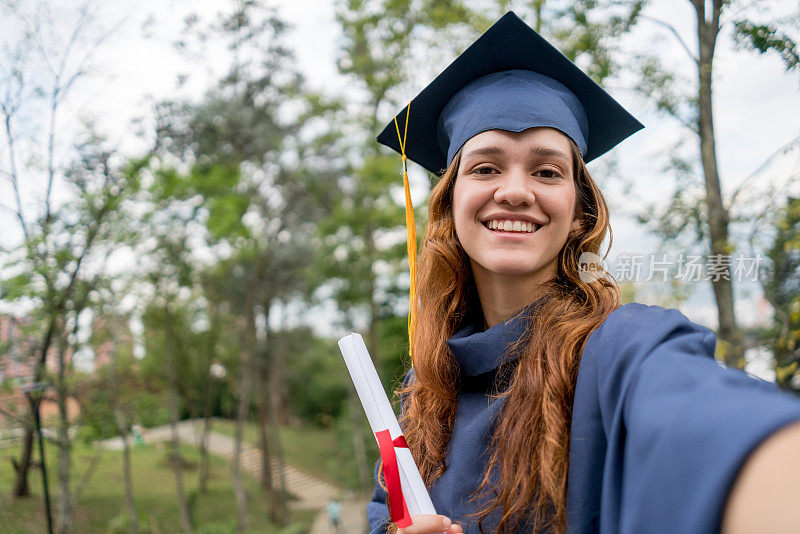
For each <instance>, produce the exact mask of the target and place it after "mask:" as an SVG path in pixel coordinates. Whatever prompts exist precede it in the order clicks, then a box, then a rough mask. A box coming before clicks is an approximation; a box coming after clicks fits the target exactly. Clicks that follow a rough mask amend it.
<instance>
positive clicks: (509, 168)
mask: <svg viewBox="0 0 800 534" xmlns="http://www.w3.org/2000/svg"><path fill="white" fill-rule="evenodd" d="M573 173H574V169H573V168H572V151H571V148H570V141H569V138H568V137H567V136H566V135H564V134H563V133H561V132H560V131H558V130H555V129H553V128H530V129H528V130H525V131H522V132H507V131H503V130H489V131H486V132H482V133H480V134H478V135H476V136H475V137H473V138H471V139H469V140H468V141H467V142H466V143H465V144H464V146H463V147H462V149H461V162H460V165H459V168H458V175H457V177H456V183H455V188H454V190H453V218H454V222H455V229H456V235H457V236H458V239H459V241H460V242H461V246H462V247H464V251H465V252H466V253H467V255H468V256H469V257H470V260H471V263H472V269H473V272H474V274H475V277H476V280H477V279H484V280H485V279H486V278H487V277H496V276H500V277H516V278H518V277H525V278H530V280H531V281H536V282H538V283H542V282H545V281H547V280H549V279H550V278H553V277H554V276H555V275H556V272H557V261H558V253H559V251H560V250H561V248H562V247H563V246H564V244H565V243H566V240H567V236H568V235H569V232H570V229H571V228H572V227H574V226H577V224H578V223H577V221H575V219H574V218H575V211H576V210H575V202H576V192H575V181H574V179H573Z"/></svg>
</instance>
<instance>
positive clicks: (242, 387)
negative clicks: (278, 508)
mask: <svg viewBox="0 0 800 534" xmlns="http://www.w3.org/2000/svg"><path fill="white" fill-rule="evenodd" d="M252 318H253V306H252V304H251V303H249V302H248V303H246V304H245V319H244V320H243V321H241V322H240V324H239V337H240V343H241V350H240V353H239V354H240V356H239V358H240V359H239V406H238V408H237V410H236V425H235V426H234V433H233V461H232V462H231V483H232V484H233V492H234V494H235V495H236V530H237V531H238V532H244V530H245V529H246V528H247V492H246V491H245V488H244V484H243V483H242V473H241V463H242V439H243V434H244V422H245V419H246V418H247V412H248V409H249V407H250V378H251V375H252V372H253V366H252V352H251V351H252V350H253V345H254V343H253V340H252V337H251V332H250V329H249V324H251V323H252V322H253V319H252ZM242 323H243V324H242Z"/></svg>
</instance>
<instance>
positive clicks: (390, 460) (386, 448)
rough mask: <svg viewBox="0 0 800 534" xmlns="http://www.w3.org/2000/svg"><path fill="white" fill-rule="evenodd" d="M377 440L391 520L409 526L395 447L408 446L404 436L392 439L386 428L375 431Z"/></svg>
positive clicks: (402, 526) (401, 526) (409, 515)
mask: <svg viewBox="0 0 800 534" xmlns="http://www.w3.org/2000/svg"><path fill="white" fill-rule="evenodd" d="M375 437H376V438H377V440H378V449H379V450H380V452H381V461H382V468H383V480H384V481H385V482H386V492H387V493H388V494H389V515H390V516H391V518H392V521H394V522H395V523H397V526H398V527H400V528H405V527H408V526H411V514H409V513H408V507H407V506H406V500H405V498H404V497H403V488H402V486H401V485H400V468H399V467H397V456H396V455H395V453H394V448H395V447H402V448H404V449H407V448H408V443H406V438H405V437H403V436H402V435H400V436H398V437H397V438H396V439H395V440H392V436H391V435H390V434H389V431H388V430H381V431H380V432H376V433H375Z"/></svg>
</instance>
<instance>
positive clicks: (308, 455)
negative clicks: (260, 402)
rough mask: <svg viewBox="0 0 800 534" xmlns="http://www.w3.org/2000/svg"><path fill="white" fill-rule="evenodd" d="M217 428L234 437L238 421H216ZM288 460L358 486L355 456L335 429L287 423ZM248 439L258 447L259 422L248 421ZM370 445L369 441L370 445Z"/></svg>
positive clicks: (282, 438)
mask: <svg viewBox="0 0 800 534" xmlns="http://www.w3.org/2000/svg"><path fill="white" fill-rule="evenodd" d="M213 428H214V431H216V432H219V433H221V434H225V435H227V436H233V431H234V422H233V421H228V420H219V419H216V420H214V426H213ZM278 435H279V437H280V441H281V451H282V452H283V457H284V461H285V462H286V463H288V464H289V465H293V466H295V467H297V468H299V469H302V470H303V471H305V472H307V473H309V474H312V475H314V476H317V477H319V478H321V479H323V480H327V481H328V482H331V483H333V484H336V485H337V486H339V487H341V488H345V489H358V488H359V486H358V484H359V481H358V475H357V472H356V465H355V459H354V458H353V454H352V452H348V451H349V449H350V447H351V444H350V443H347V444H346V446H344V447H343V446H342V444H340V443H339V442H338V440H337V436H336V434H335V432H334V430H333V429H325V428H319V427H314V426H307V425H283V426H281V427H280V428H279V429H278ZM244 441H245V442H246V443H249V444H250V445H253V446H258V443H259V438H258V425H257V424H256V423H253V422H247V423H246V424H245V432H244ZM367 446H369V444H368V445H367Z"/></svg>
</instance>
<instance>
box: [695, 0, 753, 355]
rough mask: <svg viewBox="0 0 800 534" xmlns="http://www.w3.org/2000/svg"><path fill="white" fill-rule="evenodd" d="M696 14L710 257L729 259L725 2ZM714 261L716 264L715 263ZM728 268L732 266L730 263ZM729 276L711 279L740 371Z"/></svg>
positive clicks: (726, 341)
mask: <svg viewBox="0 0 800 534" xmlns="http://www.w3.org/2000/svg"><path fill="white" fill-rule="evenodd" d="M692 3H693V4H694V7H695V11H696V13H697V37H698V43H699V54H698V60H699V61H698V95H697V96H698V115H697V126H698V135H699V136H700V157H701V161H702V165H703V175H704V177H705V186H706V209H707V217H708V227H709V236H710V238H711V243H710V245H711V246H710V250H711V255H712V256H714V257H716V258H725V257H727V258H729V257H730V254H731V253H732V252H733V247H732V245H731V243H730V241H729V232H728V225H729V216H728V211H727V209H726V208H725V206H724V203H723V200H722V189H721V186H720V180H719V173H718V168H717V152H716V142H715V138H714V120H713V119H714V117H713V103H714V99H713V90H712V75H713V63H714V49H715V47H716V41H717V35H718V34H719V16H720V10H721V8H722V0H713V2H712V4H713V5H712V13H710V14H708V13H707V12H706V2H705V0H692ZM712 261H714V260H712ZM728 265H730V264H729V263H728ZM730 274H731V273H730V269H728V276H719V277H717V279H716V280H714V279H713V278H712V281H711V285H712V287H713V289H714V297H715V299H716V303H717V316H718V320H719V341H720V352H721V356H722V358H723V360H724V361H725V363H726V364H728V365H730V366H734V367H739V368H741V367H742V366H743V365H744V346H743V342H742V335H741V331H740V330H739V328H738V326H737V325H736V314H735V311H734V294H733V280H732V279H731V276H730Z"/></svg>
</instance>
